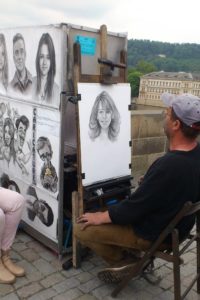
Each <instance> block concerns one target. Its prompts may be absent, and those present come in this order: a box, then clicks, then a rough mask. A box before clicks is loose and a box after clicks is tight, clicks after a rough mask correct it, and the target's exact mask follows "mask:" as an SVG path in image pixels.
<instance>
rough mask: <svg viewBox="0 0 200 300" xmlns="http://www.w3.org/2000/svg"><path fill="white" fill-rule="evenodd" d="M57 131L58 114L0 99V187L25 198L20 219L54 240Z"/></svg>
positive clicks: (56, 202)
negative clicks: (18, 193)
mask: <svg viewBox="0 0 200 300" xmlns="http://www.w3.org/2000/svg"><path fill="white" fill-rule="evenodd" d="M59 130H60V114H59V111H57V110H47V109H45V110H44V108H43V109H42V108H39V107H34V106H31V105H30V104H28V103H22V102H19V101H16V100H11V99H10V100H9V101H8V100H6V98H4V97H2V98H1V99H0V185H1V186H3V187H5V188H9V189H12V190H15V191H17V192H20V193H21V194H22V195H23V196H24V197H25V199H26V200H27V201H26V207H25V211H24V214H23V220H24V221H25V222H26V223H27V224H29V225H30V226H31V227H33V228H35V229H36V230H38V231H39V232H40V233H42V234H44V235H46V236H47V237H48V238H51V239H52V240H54V241H56V239H57V236H56V224H57V218H58V200H57V199H58V174H59V142H58V141H59ZM55 145H57V147H55Z"/></svg>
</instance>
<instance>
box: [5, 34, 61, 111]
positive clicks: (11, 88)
mask: <svg viewBox="0 0 200 300" xmlns="http://www.w3.org/2000/svg"><path fill="white" fill-rule="evenodd" d="M27 34H28V32H24V34H22V33H19V32H17V33H14V32H13V36H12V37H11V35H9V37H10V40H9V43H8V42H7V41H6V32H5V34H4V33H0V94H2V95H7V96H10V97H15V98H23V99H28V100H30V101H33V102H36V103H40V104H44V105H52V106H54V107H58V106H59V101H60V87H59V85H60V82H56V81H55V76H56V69H59V66H57V65H56V51H55V45H54V41H53V38H52V34H51V33H49V32H45V33H41V36H40V38H39V41H38V44H35V42H34V43H33V47H32V53H31V54H30V53H29V56H30V55H31V65H30V66H27V55H28V53H27V50H26V49H27V43H26V36H27ZM8 44H9V47H12V50H11V49H9V50H10V51H9V55H12V57H10V56H9V55H8ZM56 45H57V41H56ZM29 47H30V45H29ZM29 49H30V48H29ZM34 52H35V54H34ZM57 52H58V51H57ZM33 55H34V56H35V57H34V58H33ZM33 61H34V65H33V63H32V62H33ZM11 63H12V65H13V63H14V67H15V70H14V74H13V77H11V76H9V74H10V72H9V71H10V70H9V66H10V64H11ZM32 72H34V73H35V76H34V75H33V73H32Z"/></svg>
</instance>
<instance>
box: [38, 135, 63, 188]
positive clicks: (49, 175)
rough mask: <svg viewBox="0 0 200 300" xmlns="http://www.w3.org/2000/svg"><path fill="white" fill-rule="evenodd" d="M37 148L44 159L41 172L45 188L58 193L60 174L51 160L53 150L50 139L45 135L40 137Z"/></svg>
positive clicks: (41, 179)
mask: <svg viewBox="0 0 200 300" xmlns="http://www.w3.org/2000/svg"><path fill="white" fill-rule="evenodd" d="M36 149H37V152H38V154H39V156H40V159H41V160H42V161H43V166H42V168H41V172H40V181H41V184H42V186H43V187H44V188H45V189H47V190H49V191H51V192H53V193H56V192H57V189H58V176H57V173H56V169H55V167H54V166H53V165H52V162H51V159H52V156H53V150H52V146H51V143H50V141H49V139H48V138H47V137H44V136H41V137H39V138H38V140H37V144H36Z"/></svg>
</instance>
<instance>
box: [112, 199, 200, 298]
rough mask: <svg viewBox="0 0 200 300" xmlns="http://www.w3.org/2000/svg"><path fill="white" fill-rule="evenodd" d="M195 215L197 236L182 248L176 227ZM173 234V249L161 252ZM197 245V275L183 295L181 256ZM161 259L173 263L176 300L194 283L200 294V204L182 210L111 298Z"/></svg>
mask: <svg viewBox="0 0 200 300" xmlns="http://www.w3.org/2000/svg"><path fill="white" fill-rule="evenodd" d="M192 214H195V216H196V232H195V234H191V233H189V234H188V236H187V237H186V238H185V239H184V245H183V246H182V247H181V249H179V248H180V246H181V244H182V242H183V241H180V240H179V232H178V230H177V229H176V225H177V224H178V223H179V222H180V221H181V219H182V218H183V217H185V216H188V215H192ZM170 233H171V234H172V245H171V249H170V250H169V249H168V250H163V251H159V248H160V246H161V245H162V244H163V242H164V240H165V238H166V237H167V236H168V235H169V234H170ZM194 241H196V242H197V244H196V246H197V253H196V255H197V274H196V276H195V277H194V278H193V279H192V280H191V282H190V284H189V286H188V288H187V289H186V290H185V291H184V293H183V294H181V276H180V275H181V274H180V265H181V264H182V263H183V259H182V258H181V255H182V254H183V253H184V252H185V250H186V249H187V248H188V247H189V246H190V245H191V244H192V243H193V242H194ZM157 257H158V258H160V259H163V260H166V261H167V262H172V263H173V274H174V300H182V299H184V298H185V296H186V295H187V294H188V292H189V291H190V290H191V288H192V287H193V285H194V283H195V282H197V293H198V294H199V293H200V202H197V203H192V202H186V203H185V204H184V206H183V207H182V209H181V210H180V211H179V212H178V213H177V215H176V216H175V217H174V218H173V219H172V221H171V222H170V223H169V225H168V226H167V227H166V228H165V229H164V230H163V231H162V232H161V234H160V236H159V237H158V239H157V240H156V241H155V242H154V243H153V244H152V246H151V248H150V249H148V250H147V251H145V252H142V257H141V259H140V260H139V262H137V263H136V264H135V265H134V266H133V267H132V268H131V270H130V271H129V273H128V274H127V275H126V276H125V277H124V278H123V280H122V281H121V282H120V283H119V284H118V285H117V287H116V288H115V289H114V291H113V292H112V294H111V296H112V297H116V296H117V294H118V293H119V292H120V291H121V290H122V289H123V288H124V287H125V285H126V284H127V283H128V282H129V281H130V280H131V279H134V278H137V277H138V276H140V275H141V274H142V272H143V270H144V269H145V268H146V267H147V266H148V265H149V264H150V263H151V262H152V261H153V260H154V259H155V258H157Z"/></svg>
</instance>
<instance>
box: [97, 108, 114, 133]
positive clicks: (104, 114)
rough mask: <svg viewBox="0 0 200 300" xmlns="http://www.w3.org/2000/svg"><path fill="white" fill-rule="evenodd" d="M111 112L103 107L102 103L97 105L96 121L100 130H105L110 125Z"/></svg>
mask: <svg viewBox="0 0 200 300" xmlns="http://www.w3.org/2000/svg"><path fill="white" fill-rule="evenodd" d="M111 119H112V112H111V110H109V109H108V108H106V107H103V105H102V103H101V102H100V103H99V107H98V112H97V120H98V121H99V124H100V126H101V128H102V129H107V128H108V127H109V125H110V123H111Z"/></svg>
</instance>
